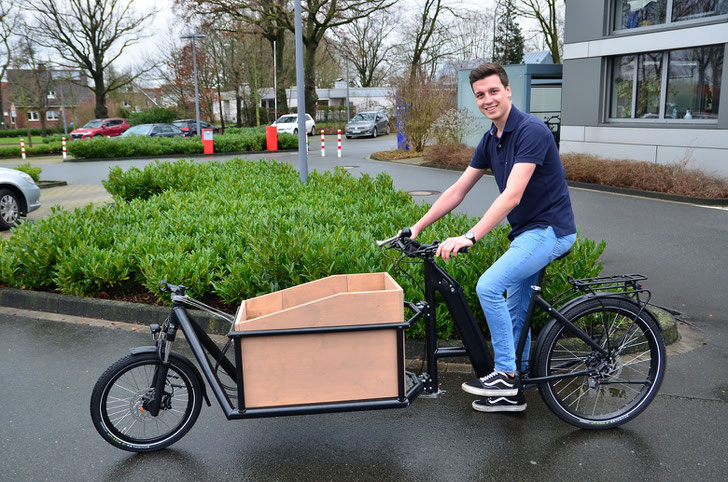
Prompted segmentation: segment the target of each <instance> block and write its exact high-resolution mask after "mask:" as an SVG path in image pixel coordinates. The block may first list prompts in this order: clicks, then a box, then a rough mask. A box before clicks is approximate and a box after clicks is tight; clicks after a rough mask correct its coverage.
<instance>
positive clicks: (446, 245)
mask: <svg viewBox="0 0 728 482" xmlns="http://www.w3.org/2000/svg"><path fill="white" fill-rule="evenodd" d="M472 245H473V243H472V241H470V240H469V239H467V238H466V237H465V236H456V237H454V238H447V239H446V240H445V241H443V242H442V243H440V245H439V246H438V247H437V251H436V252H435V256H439V257H441V258H442V259H444V260H445V261H448V260H449V259H450V257H453V258H455V257H457V255H458V253H459V252H463V253H467V252H468V251H469V249H470V247H471V246H472Z"/></svg>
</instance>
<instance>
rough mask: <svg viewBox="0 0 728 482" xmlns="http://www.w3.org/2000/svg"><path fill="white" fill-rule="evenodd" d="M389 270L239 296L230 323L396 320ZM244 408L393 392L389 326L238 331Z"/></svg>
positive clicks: (270, 326) (284, 325) (393, 347)
mask: <svg viewBox="0 0 728 482" xmlns="http://www.w3.org/2000/svg"><path fill="white" fill-rule="evenodd" d="M403 300H404V295H403V292H402V288H401V287H400V286H399V285H398V284H397V282H396V281H394V280H393V279H392V277H391V276H390V275H389V274H388V273H364V274H349V275H336V276H331V277H328V278H324V279H321V280H316V281H312V282H310V283H305V284H302V285H299V286H295V287H293V288H289V289H285V290H281V291H277V292H275V293H270V294H267V295H263V296H259V297H257V298H253V299H250V300H246V301H243V303H242V304H241V308H240V310H238V317H237V319H236V322H235V331H239V332H246V331H259V330H282V329H291V328H294V329H295V328H310V327H324V326H352V325H367V324H381V323H393V324H395V323H401V322H402V321H403V319H404V301H403ZM240 343H241V348H242V365H243V389H244V396H245V406H246V407H248V408H258V407H276V406H285V405H299V404H311V403H326V402H339V401H350V400H367V399H378V398H396V397H397V396H398V393H399V390H398V388H399V387H398V384H399V376H398V375H399V374H398V364H397V361H398V360H397V330H396V328H391V329H382V330H371V331H349V332H337V333H321V334H293V335H275V336H255V337H241V338H240Z"/></svg>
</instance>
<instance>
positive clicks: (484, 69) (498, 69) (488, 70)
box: [470, 62, 509, 87]
mask: <svg viewBox="0 0 728 482" xmlns="http://www.w3.org/2000/svg"><path fill="white" fill-rule="evenodd" d="M494 74H497V75H498V78H499V79H500V81H501V84H503V87H508V84H509V82H508V74H506V70H505V69H504V68H503V66H502V65H501V64H496V63H494V62H486V63H484V64H482V65H480V66H479V67H476V68H475V69H473V70H472V71H471V72H470V87H472V86H473V84H474V83H475V82H477V81H479V80H481V79H484V78H486V77H490V76H491V75H494Z"/></svg>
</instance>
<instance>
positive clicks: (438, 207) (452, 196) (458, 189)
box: [411, 166, 485, 239]
mask: <svg viewBox="0 0 728 482" xmlns="http://www.w3.org/2000/svg"><path fill="white" fill-rule="evenodd" d="M484 171H485V169H476V168H474V167H470V166H468V168H467V169H466V170H465V172H463V174H462V175H461V176H460V177H459V178H458V180H457V181H455V184H453V185H452V186H450V187H449V188H447V189H446V190H445V192H443V193H442V195H441V196H440V197H439V198H438V199H437V201H435V203H434V204H433V205H432V207H431V208H430V209H429V210H428V211H427V213H426V214H425V215H424V216H422V218H421V219H420V220H419V221H417V222H416V223H415V224H414V226H412V227H411V229H412V239H414V238H416V237H417V235H419V234H420V233H421V232H422V230H423V229H425V228H426V227H427V226H429V225H431V224H432V223H434V222H435V221H437V220H438V219H440V218H441V217H443V216H445V215H446V214H447V213H449V212H450V211H452V210H453V209H455V208H456V207H457V206H458V205H459V204H460V203H461V202H462V201H463V199H465V195H466V194H468V192H470V190H471V189H472V188H473V186H475V183H476V182H478V179H480V178H481V177H482V176H483V172H484Z"/></svg>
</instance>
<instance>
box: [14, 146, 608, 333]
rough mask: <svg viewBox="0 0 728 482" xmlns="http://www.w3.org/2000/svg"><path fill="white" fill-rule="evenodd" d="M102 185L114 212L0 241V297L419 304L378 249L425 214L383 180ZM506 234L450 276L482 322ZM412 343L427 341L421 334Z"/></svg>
mask: <svg viewBox="0 0 728 482" xmlns="http://www.w3.org/2000/svg"><path fill="white" fill-rule="evenodd" d="M105 186H106V188H107V190H109V192H111V193H112V194H113V195H114V198H115V204H114V205H105V206H101V207H98V208H93V207H90V206H89V207H86V208H83V209H77V210H75V211H73V212H69V211H56V212H55V214H54V215H53V216H51V217H49V218H46V219H43V220H40V221H36V222H35V223H24V224H22V225H20V226H19V227H17V228H15V229H14V232H13V235H12V236H11V237H10V238H9V239H7V240H0V284H3V285H5V286H11V287H16V288H25V289H41V290H57V291H60V292H62V293H68V294H73V295H85V296H94V295H97V294H98V293H100V292H102V291H103V292H106V293H112V294H113V293H123V292H138V291H139V290H140V289H142V288H146V289H147V290H149V291H150V292H152V293H155V294H158V292H157V290H156V286H157V283H158V282H159V281H160V280H163V279H164V280H167V281H169V282H171V283H175V284H179V283H181V284H184V285H186V286H188V287H189V290H190V294H191V295H192V296H195V297H198V298H203V299H206V300H214V299H219V300H220V301H221V302H223V303H225V304H228V305H229V306H230V310H231V311H232V310H234V307H235V306H237V304H238V303H239V302H240V300H242V299H246V298H250V297H254V296H258V295H261V294H264V293H270V292H273V291H276V290H280V289H283V288H287V287H290V286H294V285H298V284H300V283H305V282H307V281H311V280H315V279H319V278H323V277H325V276H329V275H332V274H339V273H360V272H376V271H390V272H392V273H393V275H394V276H395V278H396V279H397V281H398V282H399V283H400V284H401V285H402V286H403V288H404V289H405V299H407V300H413V301H417V300H421V299H422V297H423V294H422V286H421V282H422V274H421V266H420V265H419V264H404V265H402V267H403V269H406V270H407V271H409V272H410V274H411V275H412V276H413V277H414V279H415V280H417V281H416V282H415V281H413V280H412V279H410V278H409V277H408V276H406V275H404V274H403V273H402V272H398V271H393V270H392V262H391V261H390V260H389V259H388V258H387V257H385V256H384V254H383V253H382V252H381V251H379V250H378V249H377V248H376V246H375V243H374V240H375V239H383V238H384V237H387V236H391V235H392V234H393V233H395V232H396V231H397V230H398V229H399V228H401V227H403V226H408V225H411V224H412V223H413V222H414V221H415V220H416V219H418V218H419V217H420V216H422V215H423V214H424V213H425V212H426V210H427V208H428V207H427V206H426V205H425V204H424V203H422V204H417V203H415V202H413V201H412V199H411V197H410V196H409V195H408V194H407V193H405V192H403V191H398V190H395V189H394V188H393V185H392V179H391V178H390V177H389V176H388V175H386V174H379V175H378V176H377V177H375V178H373V177H370V176H367V175H364V176H362V177H360V178H355V177H354V176H352V175H351V174H349V173H347V172H345V171H344V170H343V169H340V170H337V171H336V172H326V173H318V172H312V173H311V174H310V175H309V183H308V184H301V183H300V182H299V174H298V172H297V171H296V170H295V169H294V168H293V167H291V166H289V165H288V164H285V163H277V162H271V161H259V162H250V161H245V160H240V159H234V160H231V161H228V162H226V163H220V162H209V163H201V164H196V163H194V162H191V161H179V162H176V163H174V164H171V163H168V162H157V163H155V164H153V165H149V166H147V167H146V168H144V169H143V170H138V169H130V170H128V171H126V172H122V171H121V170H120V169H118V168H116V169H112V171H111V175H110V177H109V179H108V181H106V182H105ZM475 221H476V220H475V219H474V218H469V217H467V216H465V215H448V216H447V217H445V218H443V219H442V220H441V221H439V222H438V223H437V224H436V225H435V226H432V227H431V228H429V229H428V230H426V231H425V232H424V233H423V234H422V236H421V238H422V240H423V241H430V240H432V239H443V238H445V237H446V236H448V235H450V234H452V233H462V232H465V230H467V229H468V228H469V227H470V226H472V225H473V224H474V223H475ZM506 234H507V229H506V228H505V227H499V228H497V229H496V230H495V231H494V233H493V234H491V235H489V236H487V237H486V238H485V239H484V240H482V241H481V242H479V243H478V245H477V247H476V248H474V249H473V251H472V252H471V253H470V254H468V255H466V256H459V257H458V258H457V259H456V260H454V261H450V262H448V263H445V265H446V266H447V269H448V271H449V272H450V273H451V274H452V275H453V276H454V277H455V279H457V280H459V281H460V283H461V284H462V286H463V288H464V290H465V294H466V297H467V299H468V300H469V302H470V303H471V306H473V311H474V312H475V313H476V316H478V317H479V318H481V321H482V312H481V310H480V309H479V308H478V305H477V297H476V295H475V291H474V290H475V284H476V281H477V279H478V277H479V276H480V274H481V273H482V271H483V270H484V269H485V268H486V267H487V266H489V265H490V264H491V263H492V262H493V261H494V260H495V259H496V258H497V257H498V256H499V255H500V254H502V252H503V251H504V250H505V249H506V248H507V246H508V240H507V238H506ZM603 249H604V243H603V242H601V243H599V244H596V243H594V242H593V241H590V240H588V239H584V238H580V239H578V241H577V243H576V245H575V246H574V248H573V249H572V254H571V255H570V256H569V257H567V258H566V259H565V260H561V261H559V262H556V263H554V264H553V265H552V267H551V268H550V269H549V272H548V274H547V283H546V287H545V292H546V296H547V297H548V296H550V295H552V294H554V293H555V292H558V291H561V290H562V289H564V288H566V286H567V281H566V276H567V274H568V275H572V276H575V277H591V276H596V275H597V274H598V273H599V271H600V270H601V264H600V263H599V260H598V257H599V255H600V254H601V252H602V251H603ZM441 308H442V310H441V312H439V335H440V336H441V337H443V338H449V337H451V336H452V335H453V326H452V321H451V320H449V319H448V317H447V316H445V308H444V306H443V307H441ZM541 322H543V320H542V321H541ZM410 331H411V333H412V334H413V335H422V328H421V327H416V328H415V329H413V330H410Z"/></svg>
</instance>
